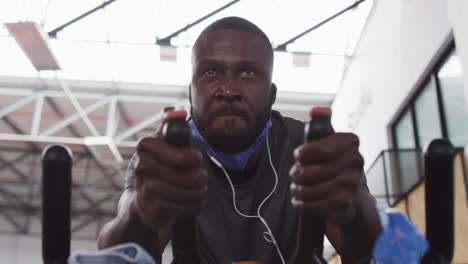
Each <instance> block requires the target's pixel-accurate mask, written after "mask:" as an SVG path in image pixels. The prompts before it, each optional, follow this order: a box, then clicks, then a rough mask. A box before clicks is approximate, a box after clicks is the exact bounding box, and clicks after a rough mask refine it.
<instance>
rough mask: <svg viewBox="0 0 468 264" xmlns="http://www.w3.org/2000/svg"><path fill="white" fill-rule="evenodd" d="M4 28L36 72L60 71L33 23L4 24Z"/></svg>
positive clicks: (40, 32)
mask: <svg viewBox="0 0 468 264" xmlns="http://www.w3.org/2000/svg"><path fill="white" fill-rule="evenodd" d="M5 26H6V27H7V28H8V30H9V31H10V34H11V35H12V36H13V37H14V38H15V40H16V42H18V44H19V46H20V47H21V49H23V52H24V53H25V54H26V56H27V57H28V58H29V60H30V61H31V63H32V64H33V65H34V67H35V68H36V70H38V71H42V70H60V66H59V65H58V63H57V60H56V59H55V57H54V55H53V54H52V51H51V49H50V47H49V45H48V43H47V40H48V37H47V34H46V33H45V32H44V31H42V28H41V27H39V26H38V25H37V24H36V23H34V22H18V23H6V24H5Z"/></svg>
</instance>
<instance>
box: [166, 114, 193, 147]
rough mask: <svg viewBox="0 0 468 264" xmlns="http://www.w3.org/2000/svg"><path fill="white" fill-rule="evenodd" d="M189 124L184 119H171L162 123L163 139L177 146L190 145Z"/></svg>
mask: <svg viewBox="0 0 468 264" xmlns="http://www.w3.org/2000/svg"><path fill="white" fill-rule="evenodd" d="M190 131H191V130H190V126H189V125H188V123H187V121H185V120H184V119H181V118H178V119H171V120H168V121H167V122H166V124H164V127H163V131H162V133H163V137H164V140H165V141H166V142H167V143H169V144H171V145H174V146H177V147H187V146H190V137H191V132H190Z"/></svg>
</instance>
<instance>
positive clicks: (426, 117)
mask: <svg viewBox="0 0 468 264" xmlns="http://www.w3.org/2000/svg"><path fill="white" fill-rule="evenodd" d="M414 111H415V117H416V126H417V128H418V130H417V137H418V140H419V145H420V147H421V148H423V149H425V147H426V145H427V144H429V142H430V141H431V140H433V139H434V138H441V137H442V129H441V126H440V117H439V108H438V107H437V91H436V88H435V86H434V85H433V83H432V82H431V81H429V82H428V83H427V85H426V86H425V87H424V88H423V90H422V92H421V93H420V94H419V96H418V97H417V98H416V100H415V102H414Z"/></svg>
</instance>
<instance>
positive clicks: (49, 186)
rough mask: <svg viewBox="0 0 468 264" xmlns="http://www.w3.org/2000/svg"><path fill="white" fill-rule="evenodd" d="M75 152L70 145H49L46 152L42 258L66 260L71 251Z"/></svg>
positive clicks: (55, 262)
mask: <svg viewBox="0 0 468 264" xmlns="http://www.w3.org/2000/svg"><path fill="white" fill-rule="evenodd" d="M71 156H72V154H71V151H70V149H69V148H68V147H65V146H60V145H52V146H48V147H47V148H46V149H45V150H44V151H43V152H42V259H43V261H44V263H45V264H65V263H67V259H68V256H69V255H70V198H71V167H72V158H71Z"/></svg>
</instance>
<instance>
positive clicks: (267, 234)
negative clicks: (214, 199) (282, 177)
mask: <svg viewBox="0 0 468 264" xmlns="http://www.w3.org/2000/svg"><path fill="white" fill-rule="evenodd" d="M266 145H267V150H268V160H269V162H270V166H271V168H272V170H273V173H274V174H275V185H274V187H273V190H271V192H270V193H269V194H268V195H267V197H265V199H264V200H263V201H262V202H261V203H260V205H259V206H258V208H257V215H246V214H244V213H242V212H241V211H239V209H238V208H237V205H236V190H235V188H234V184H233V183H232V181H231V178H229V174H228V173H227V171H226V169H224V167H223V165H222V164H221V163H220V162H218V161H217V160H216V159H215V158H213V157H212V156H211V155H208V156H209V157H210V159H211V160H212V161H213V162H214V163H215V164H216V165H217V166H218V167H220V168H221V170H222V171H223V172H224V175H225V176H226V179H227V180H228V182H229V186H230V187H231V191H232V204H233V206H234V210H235V211H236V212H237V213H238V214H239V215H241V216H243V217H246V218H258V219H260V221H261V222H262V224H263V225H264V226H265V228H266V229H267V231H266V232H263V237H264V239H265V240H266V241H267V242H270V243H273V245H274V246H275V248H276V251H277V252H278V255H279V257H280V258H281V263H283V264H286V262H285V260H284V257H283V254H282V253H281V250H280V248H279V245H278V243H277V242H276V239H275V237H274V235H273V232H271V230H270V227H269V226H268V223H267V222H266V221H265V219H264V218H263V217H262V216H261V215H260V211H261V209H262V206H263V205H264V204H265V202H266V201H267V200H268V199H269V198H270V197H271V196H272V195H273V193H274V192H275V191H276V187H277V186H278V174H277V173H276V170H275V167H274V166H273V162H272V161H271V154H270V144H269V142H268V134H267V138H266Z"/></svg>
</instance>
